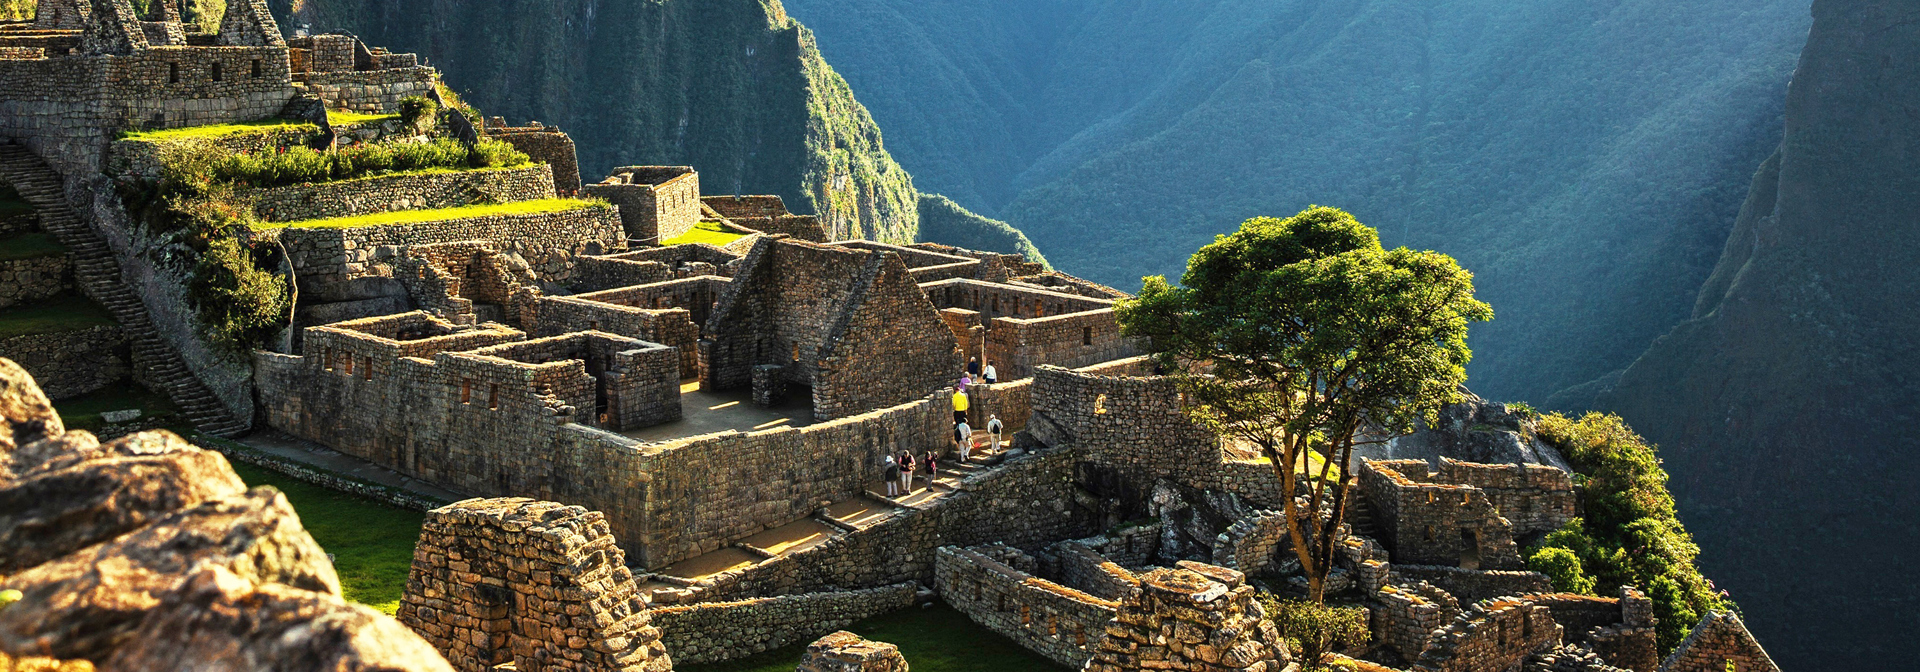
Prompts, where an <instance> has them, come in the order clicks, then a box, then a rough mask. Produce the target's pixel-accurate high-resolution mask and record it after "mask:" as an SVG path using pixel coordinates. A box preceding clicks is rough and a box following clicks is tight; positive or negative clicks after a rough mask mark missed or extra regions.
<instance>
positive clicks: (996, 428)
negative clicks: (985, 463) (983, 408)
mask: <svg viewBox="0 0 1920 672" xmlns="http://www.w3.org/2000/svg"><path fill="white" fill-rule="evenodd" d="M1006 429H1007V426H1006V425H1003V424H1001V423H1000V416H999V415H998V414H995V415H991V416H988V418H987V436H989V437H992V439H993V449H994V450H999V449H1000V433H1001V432H1003V431H1006Z"/></svg>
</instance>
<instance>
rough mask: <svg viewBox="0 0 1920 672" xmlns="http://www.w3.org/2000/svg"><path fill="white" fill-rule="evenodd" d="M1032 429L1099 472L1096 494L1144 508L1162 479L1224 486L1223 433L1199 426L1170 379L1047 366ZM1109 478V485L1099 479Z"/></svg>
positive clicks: (1037, 380) (1037, 382) (1037, 389)
mask: <svg viewBox="0 0 1920 672" xmlns="http://www.w3.org/2000/svg"><path fill="white" fill-rule="evenodd" d="M1032 405H1033V413H1032V415H1031V416H1030V417H1029V419H1028V421H1027V431H1028V432H1030V433H1031V434H1032V435H1033V437H1034V438H1035V439H1038V440H1039V441H1040V442H1041V443H1045V444H1047V445H1050V446H1055V447H1061V446H1072V447H1074V448H1075V449H1076V450H1078V451H1080V452H1081V453H1082V454H1083V456H1084V459H1085V461H1086V463H1087V467H1088V469H1089V470H1090V471H1091V472H1092V476H1093V477H1092V478H1090V479H1083V480H1088V481H1090V482H1091V485H1092V487H1093V488H1094V489H1096V490H1097V492H1095V493H1094V494H1096V495H1098V496H1102V497H1108V498H1112V499H1116V500H1123V501H1119V502H1118V505H1119V506H1120V507H1122V508H1124V509H1129V510H1132V509H1141V510H1144V509H1142V504H1141V503H1140V502H1137V501H1124V500H1125V499H1128V498H1138V497H1139V496H1141V494H1142V493H1146V492H1148V491H1150V490H1151V489H1152V488H1153V483H1154V481H1156V480H1159V479H1162V478H1166V479H1171V480H1174V481H1176V482H1179V483H1181V484H1184V485H1187V486H1189V487H1194V488H1200V489H1207V488H1213V487H1215V486H1216V485H1217V484H1218V482H1219V481H1218V478H1219V473H1220V472H1219V467H1220V464H1221V462H1222V456H1223V453H1222V451H1221V447H1220V441H1219V439H1218V438H1217V437H1214V436H1213V435H1212V434H1210V433H1209V432H1207V431H1206V430H1205V429H1202V428H1201V427H1198V426H1196V425H1194V424H1193V422H1192V420H1190V419H1188V418H1187V415H1186V413H1185V411H1184V410H1182V406H1181V401H1180V391H1179V389H1178V388H1177V387H1176V386H1175V384H1174V381H1173V380H1172V379H1170V378H1164V377H1146V378H1136V377H1122V376H1102V375H1097V374H1090V373H1081V372H1076V371H1068V370H1066V369H1062V368H1059V367H1052V366H1046V367H1041V368H1040V370H1039V371H1038V372H1036V373H1035V375H1034V382H1033V391H1032ZM1102 481H1105V482H1106V484H1104V485H1102V484H1100V482H1102Z"/></svg>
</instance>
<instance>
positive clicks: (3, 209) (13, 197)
mask: <svg viewBox="0 0 1920 672" xmlns="http://www.w3.org/2000/svg"><path fill="white" fill-rule="evenodd" d="M30 212H33V204H32V203H28V202H27V199H25V198H22V197H21V196H20V192H18V191H15V190H14V188H13V185H11V184H7V183H4V182H0V217H11V216H13V215H23V214H26V213H30Z"/></svg>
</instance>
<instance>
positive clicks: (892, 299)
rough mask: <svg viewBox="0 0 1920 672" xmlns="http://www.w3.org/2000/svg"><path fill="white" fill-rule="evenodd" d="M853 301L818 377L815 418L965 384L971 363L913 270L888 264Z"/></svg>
mask: <svg viewBox="0 0 1920 672" xmlns="http://www.w3.org/2000/svg"><path fill="white" fill-rule="evenodd" d="M880 261H881V263H880V264H879V268H877V269H872V268H869V269H864V270H869V271H873V270H877V271H878V273H877V275H871V276H869V278H870V279H867V280H866V282H864V283H862V284H861V285H860V286H859V287H858V289H857V290H856V296H855V297H853V298H851V300H852V301H854V307H853V309H852V312H851V314H849V315H847V317H846V321H845V322H843V323H841V324H838V325H835V326H834V329H833V331H832V332H831V333H830V335H829V337H828V338H829V340H828V347H827V348H825V349H824V351H823V352H821V353H820V355H818V356H819V357H820V358H821V359H822V361H821V363H820V366H819V370H818V372H817V373H816V374H815V376H814V387H813V413H814V417H817V418H823V419H824V418H834V417H842V416H846V415H850V414H853V413H858V412H860V411H863V410H865V409H869V408H876V407H880V406H887V405H891V404H896V403H900V402H902V401H905V400H908V399H914V398H918V397H921V396H923V395H925V394H927V393H928V392H931V391H933V390H937V389H943V388H945V387H946V386H947V385H948V384H949V383H950V382H951V381H955V380H957V379H958V378H959V375H960V372H961V371H962V369H963V366H962V362H963V361H964V359H965V358H964V357H962V356H961V354H960V352H959V346H958V344H957V343H956V342H955V340H954V338H953V332H952V331H950V330H949V329H947V327H946V325H945V324H943V323H942V322H941V321H940V316H939V313H938V312H937V311H935V310H934V308H933V306H932V305H931V304H929V303H927V300H926V297H925V296H923V295H922V294H921V293H920V289H919V288H918V287H917V286H915V285H914V283H913V281H912V280H911V279H910V278H908V277H907V273H906V266H905V265H904V264H902V263H901V262H900V260H899V259H898V258H895V257H884V258H882V259H881V260H880Z"/></svg>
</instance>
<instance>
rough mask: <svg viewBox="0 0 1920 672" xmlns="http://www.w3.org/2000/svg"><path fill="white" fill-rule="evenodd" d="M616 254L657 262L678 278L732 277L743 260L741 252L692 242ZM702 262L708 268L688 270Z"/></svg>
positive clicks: (636, 259)
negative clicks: (741, 259)
mask: <svg viewBox="0 0 1920 672" xmlns="http://www.w3.org/2000/svg"><path fill="white" fill-rule="evenodd" d="M612 257H613V258H615V259H631V260H634V261H657V262H660V263H663V264H666V265H667V267H668V268H671V269H673V274H674V277H676V278H682V277H692V276H698V275H718V276H721V277H728V278H731V277H733V272H734V270H735V269H736V268H738V265H739V262H740V255H738V254H734V253H732V252H728V251H727V250H725V249H722V248H719V247H715V246H713V245H708V244H706V243H688V244H685V245H668V246H666V247H642V248H638V249H635V250H632V251H630V252H622V253H620V254H616V255H612ZM700 264H705V265H706V267H708V270H706V272H702V273H687V272H686V269H688V267H689V265H700Z"/></svg>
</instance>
